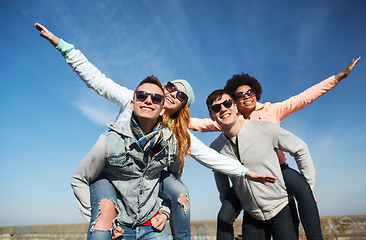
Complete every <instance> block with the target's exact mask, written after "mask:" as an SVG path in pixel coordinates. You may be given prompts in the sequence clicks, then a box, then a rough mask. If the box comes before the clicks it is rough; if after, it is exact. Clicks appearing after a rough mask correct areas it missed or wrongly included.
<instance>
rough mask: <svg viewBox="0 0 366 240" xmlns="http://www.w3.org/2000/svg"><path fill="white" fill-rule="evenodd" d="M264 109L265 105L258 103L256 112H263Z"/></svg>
mask: <svg viewBox="0 0 366 240" xmlns="http://www.w3.org/2000/svg"><path fill="white" fill-rule="evenodd" d="M263 108H264V104H263V103H260V102H257V104H256V105H255V111H259V110H261V109H263Z"/></svg>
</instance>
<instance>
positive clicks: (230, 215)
mask: <svg viewBox="0 0 366 240" xmlns="http://www.w3.org/2000/svg"><path fill="white" fill-rule="evenodd" d="M241 210H242V208H241V203H240V200H239V199H238V197H237V196H236V193H235V191H234V188H232V187H231V188H230V189H229V191H228V192H227V194H226V196H225V199H224V201H223V202H222V205H221V208H220V211H219V214H218V216H217V235H216V239H217V240H232V239H234V227H233V223H234V220H235V218H236V217H237V216H238V215H239V213H240V211H241Z"/></svg>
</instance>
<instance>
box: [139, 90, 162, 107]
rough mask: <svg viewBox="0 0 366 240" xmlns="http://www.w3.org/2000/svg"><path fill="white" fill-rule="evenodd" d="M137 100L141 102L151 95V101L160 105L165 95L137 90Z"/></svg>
mask: <svg viewBox="0 0 366 240" xmlns="http://www.w3.org/2000/svg"><path fill="white" fill-rule="evenodd" d="M135 94H136V100H137V101H139V102H143V101H145V100H146V98H147V97H148V96H150V97H151V101H152V102H153V103H154V104H158V105H160V104H161V101H162V100H163V99H164V96H162V95H160V94H157V93H148V92H145V91H136V93H135Z"/></svg>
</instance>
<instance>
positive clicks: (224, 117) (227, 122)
mask: <svg viewBox="0 0 366 240" xmlns="http://www.w3.org/2000/svg"><path fill="white" fill-rule="evenodd" d="M227 100H232V101H233V99H232V98H231V97H230V95H228V94H226V93H224V94H223V95H222V97H221V99H219V98H217V99H216V100H215V101H214V102H213V103H212V104H211V106H213V105H216V104H220V107H221V109H220V110H219V111H218V112H215V111H213V110H212V109H210V111H209V113H210V117H211V119H212V120H214V121H216V122H217V123H218V124H219V125H220V126H221V128H225V127H229V126H232V125H233V124H234V123H235V122H236V121H237V120H238V115H237V114H238V109H237V108H236V106H235V104H234V102H233V104H232V105H231V106H230V107H225V104H223V103H225V101H227ZM227 102H228V101H227Z"/></svg>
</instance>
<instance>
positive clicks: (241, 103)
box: [235, 85, 257, 116]
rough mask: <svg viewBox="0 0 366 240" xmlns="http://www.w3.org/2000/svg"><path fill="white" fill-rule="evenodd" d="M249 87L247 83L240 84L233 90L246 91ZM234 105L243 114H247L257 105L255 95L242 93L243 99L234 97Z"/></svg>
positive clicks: (237, 91)
mask: <svg viewBox="0 0 366 240" xmlns="http://www.w3.org/2000/svg"><path fill="white" fill-rule="evenodd" d="M249 89H251V87H250V86H248V85H242V86H240V87H238V88H237V89H236V90H235V94H237V93H239V92H247V91H248V90H249ZM235 103H236V106H237V107H238V109H239V112H241V113H242V114H243V115H244V116H249V115H250V113H251V112H252V111H253V110H254V108H255V106H256V105H257V98H256V96H255V95H252V96H249V95H248V94H245V95H244V98H243V99H240V100H238V99H235Z"/></svg>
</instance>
